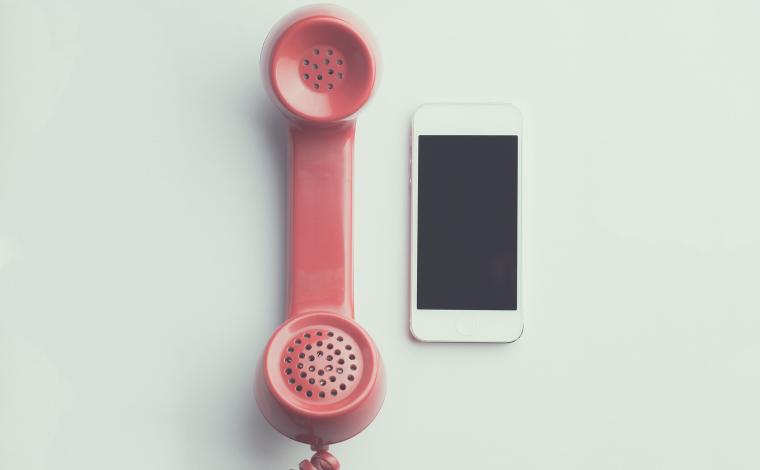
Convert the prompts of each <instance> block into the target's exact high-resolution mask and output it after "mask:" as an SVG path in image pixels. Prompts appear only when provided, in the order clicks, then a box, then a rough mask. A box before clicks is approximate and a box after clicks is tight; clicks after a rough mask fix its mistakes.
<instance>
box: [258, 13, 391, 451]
mask: <svg viewBox="0 0 760 470" xmlns="http://www.w3.org/2000/svg"><path fill="white" fill-rule="evenodd" d="M360 24H361V23H360V22H359V21H358V20H357V19H356V18H354V17H352V16H351V15H350V14H349V13H347V12H346V11H344V10H342V9H339V8H338V7H332V6H320V7H308V8H305V9H301V10H297V11H296V12H294V13H293V14H291V15H289V16H288V17H286V18H285V19H284V20H282V21H281V22H280V23H279V24H278V25H277V26H276V27H275V28H274V29H273V31H272V33H271V34H270V35H269V37H268V38H267V41H266V43H265V45H264V49H263V51H262V57H261V60H262V74H263V77H264V82H265V83H266V86H267V90H268V91H269V93H270V95H271V97H272V98H273V100H274V102H275V104H276V105H277V106H278V107H279V108H280V110H282V112H283V113H284V114H285V116H286V117H288V118H289V120H290V121H289V122H290V133H289V140H290V142H289V145H290V152H289V154H290V167H289V168H290V169H289V180H290V214H289V221H290V234H289V260H288V266H289V289H288V292H289V294H288V306H287V312H286V317H287V319H286V321H285V323H283V324H282V325H281V326H280V327H279V328H278V329H277V330H276V331H275V332H274V334H273V335H272V338H271V339H270V340H269V343H268V344H267V346H266V349H265V351H264V356H263V358H262V360H261V363H260V366H259V371H258V375H257V380H256V387H255V394H256V400H257V402H258V405H259V408H260V410H261V412H262V413H263V415H264V416H265V418H266V419H267V421H269V423H270V424H271V425H272V426H273V427H275V428H276V429H277V430H278V431H280V432H281V433H282V434H284V435H286V436H288V437H290V438H292V439H295V440H298V441H301V442H304V443H308V444H311V445H312V447H313V448H315V449H318V450H319V449H321V450H326V448H327V446H328V445H329V444H332V443H335V442H340V441H343V440H345V439H348V438H350V437H352V436H354V435H355V434H357V433H359V432H360V431H362V430H363V429H364V428H365V427H366V426H368V425H369V424H370V423H371V422H372V420H373V419H374V417H375V416H376V415H377V413H378V412H379V410H380V407H381V405H382V402H383V398H384V394H385V388H384V372H383V365H382V362H381V359H380V354H379V352H378V350H377V347H376V346H375V344H374V342H373V341H372V339H371V338H370V337H369V335H368V334H367V333H366V332H365V331H364V330H363V329H362V328H361V327H360V326H359V325H358V324H357V323H356V322H355V321H354V319H353V317H354V305H353V277H352V276H353V274H352V238H351V235H352V234H351V231H352V224H351V214H352V207H351V200H352V174H353V170H352V166H353V149H354V129H355V114H356V113H357V112H358V111H359V109H360V108H361V107H362V106H363V105H364V104H365V103H366V102H367V100H368V99H369V97H370V95H371V92H372V89H373V87H374V85H375V77H376V68H377V65H376V64H377V59H376V54H375V52H374V48H373V46H372V43H371V41H370V40H369V39H368V38H369V36H368V34H367V32H366V30H364V29H363V28H362V27H361V26H360ZM317 460H319V458H318V459H317Z"/></svg>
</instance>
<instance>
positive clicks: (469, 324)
mask: <svg viewBox="0 0 760 470" xmlns="http://www.w3.org/2000/svg"><path fill="white" fill-rule="evenodd" d="M477 326H478V325H477V322H476V321H475V318H473V317H471V316H469V315H462V316H461V317H459V318H458V319H457V323H456V328H457V331H458V332H459V333H460V334H462V335H465V336H471V335H473V334H475V331H476V330H477Z"/></svg>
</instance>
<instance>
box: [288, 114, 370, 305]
mask: <svg viewBox="0 0 760 470" xmlns="http://www.w3.org/2000/svg"><path fill="white" fill-rule="evenodd" d="M355 128H356V123H355V121H348V122H342V123H339V124H337V125H336V126H330V127H318V126H313V127H312V126H301V125H299V124H298V123H293V124H292V125H291V127H290V168H289V173H290V175H289V177H290V180H291V181H290V183H291V184H290V228H289V230H290V240H289V245H290V246H289V264H290V266H289V267H290V269H289V276H290V279H289V283H288V284H289V293H288V314H287V316H288V318H291V317H294V316H297V315H301V314H305V313H312V312H325V313H335V314H338V315H345V316H347V317H350V318H353V316H354V298H353V264H352V241H351V231H352V225H351V214H352V212H351V211H352V208H351V195H352V176H353V154H354V130H355Z"/></svg>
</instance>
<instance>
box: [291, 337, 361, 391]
mask: <svg viewBox="0 0 760 470" xmlns="http://www.w3.org/2000/svg"><path fill="white" fill-rule="evenodd" d="M361 364H362V358H361V352H360V351H359V348H358V347H357V345H356V343H355V342H354V341H353V340H352V339H351V338H350V337H349V336H348V335H346V334H345V333H343V332H340V331H337V330H329V329H313V330H309V331H306V332H303V333H300V334H299V335H298V336H296V337H294V338H292V339H291V341H290V344H288V346H287V348H286V349H285V351H283V354H282V374H283V378H284V379H285V382H286V383H287V384H288V386H289V387H290V388H291V389H292V390H293V392H295V393H296V394H298V395H299V396H300V397H301V398H302V399H306V400H311V401H316V402H333V401H337V400H339V399H341V398H342V397H343V396H345V395H346V394H348V393H350V392H351V390H353V389H354V388H355V386H356V383H357V382H359V379H360V377H361Z"/></svg>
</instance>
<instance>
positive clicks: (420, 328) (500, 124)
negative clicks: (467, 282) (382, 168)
mask: <svg viewBox="0 0 760 470" xmlns="http://www.w3.org/2000/svg"><path fill="white" fill-rule="evenodd" d="M420 135H517V136H518V139H517V162H518V164H517V169H518V172H517V181H518V183H517V186H518V189H517V191H518V192H517V200H518V204H517V207H518V209H517V310H425V309H418V308H417V159H418V148H417V145H418V141H419V136H420ZM411 138H412V142H411V157H410V173H411V175H410V176H411V177H410V186H411V198H410V199H411V210H410V215H411V220H410V224H411V238H410V263H409V264H410V296H409V297H410V305H409V307H410V316H409V326H410V329H411V332H412V335H414V337H415V338H417V339H418V340H420V341H443V342H498V343H510V342H513V341H515V340H517V339H518V338H519V337H520V335H522V332H523V306H522V205H523V204H522V199H523V197H522V167H523V166H524V165H523V159H522V116H521V114H520V111H519V110H518V109H517V108H515V107H514V106H512V105H510V104H426V105H422V106H420V107H419V108H418V109H417V111H416V112H415V113H414V117H413V119H412V136H411Z"/></svg>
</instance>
